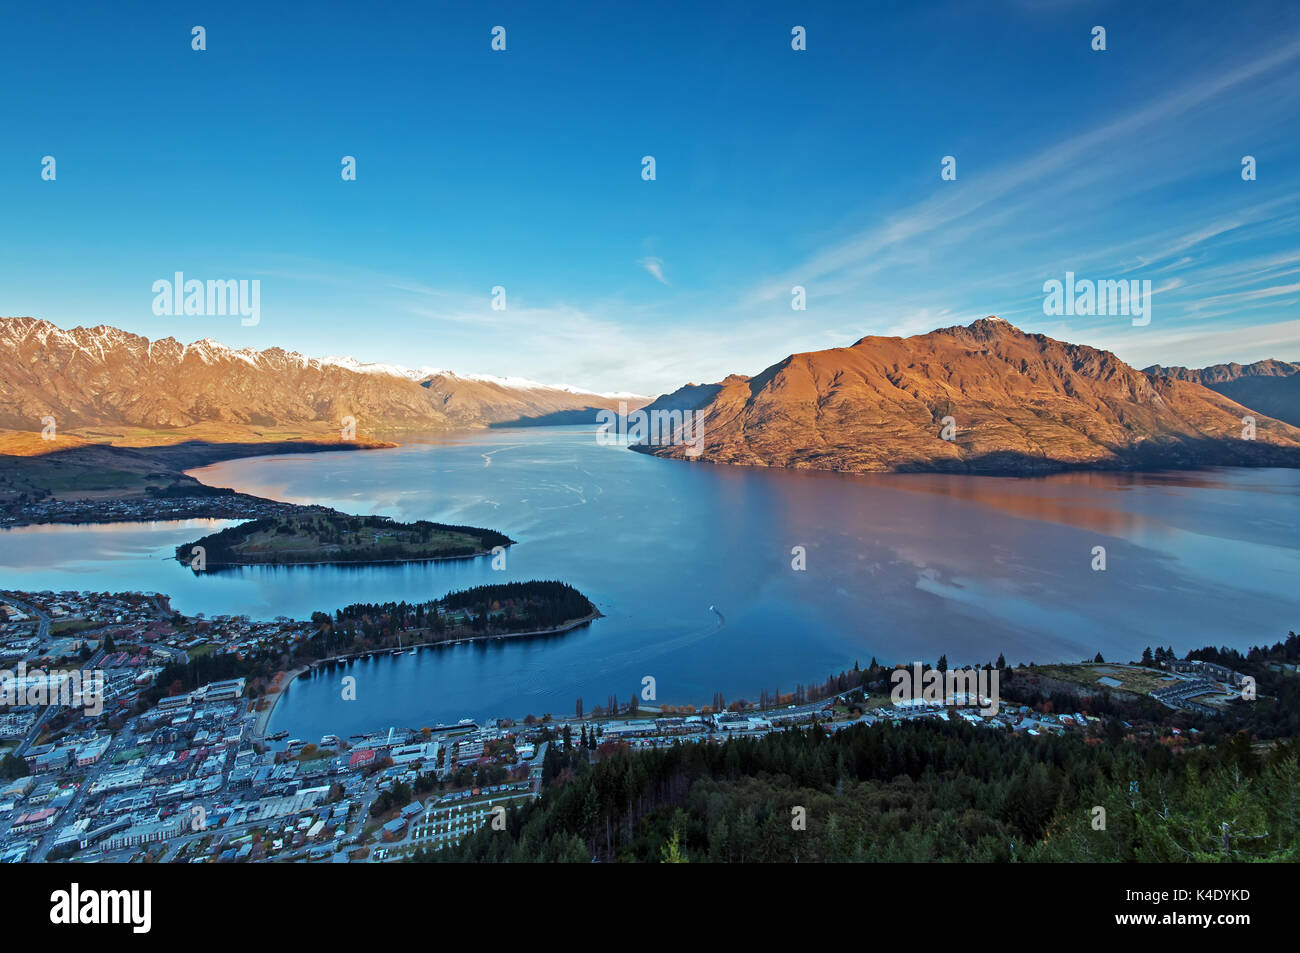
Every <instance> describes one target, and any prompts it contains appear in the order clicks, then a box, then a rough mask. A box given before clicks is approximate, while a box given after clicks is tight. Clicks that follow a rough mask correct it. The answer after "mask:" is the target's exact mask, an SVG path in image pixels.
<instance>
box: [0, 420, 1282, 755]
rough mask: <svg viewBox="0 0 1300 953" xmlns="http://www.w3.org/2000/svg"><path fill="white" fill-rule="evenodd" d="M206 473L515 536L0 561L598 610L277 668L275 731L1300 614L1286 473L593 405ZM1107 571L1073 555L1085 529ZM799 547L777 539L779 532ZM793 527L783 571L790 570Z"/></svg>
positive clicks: (127, 551)
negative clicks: (631, 414) (837, 449)
mask: <svg viewBox="0 0 1300 953" xmlns="http://www.w3.org/2000/svg"><path fill="white" fill-rule="evenodd" d="M194 475H195V476H197V477H198V478H199V479H201V480H203V481H204V482H206V483H210V484H213V485H217V486H229V487H234V488H235V489H238V490H241V491H244V492H247V493H253V494H257V495H259V496H267V497H273V498H276V499H283V500H291V501H294V502H301V503H322V504H325V505H328V506H333V507H337V508H338V509H340V510H343V511H346V512H350V513H365V514H369V513H379V514H385V515H389V516H393V517H395V518H397V519H402V520H413V519H432V520H438V521H442V522H451V523H467V524H472V525H478V526H485V527H490V528H492V529H496V530H500V531H501V532H504V533H506V534H508V535H509V536H511V537H512V538H513V539H515V540H517V544H516V545H515V546H512V547H511V548H510V550H509V553H508V558H507V568H506V570H505V571H494V570H493V569H492V567H491V561H490V559H488V558H481V559H472V560H454V561H449V562H445V563H423V564H405V565H396V566H394V565H385V566H364V567H328V566H327V567H319V566H318V567H296V568H270V567H249V568H241V569H237V570H232V571H225V572H221V573H214V574H206V575H202V576H196V575H194V574H193V573H191V572H190V571H189V570H188V569H187V568H185V567H183V566H181V565H180V564H178V563H177V562H175V561H174V560H172V559H171V558H170V557H171V554H172V550H173V549H174V547H175V546H176V545H177V544H178V543H181V542H187V541H190V540H193V539H196V538H198V537H199V536H201V535H204V534H206V533H209V532H213V531H214V530H216V529H218V528H220V527H221V526H223V525H227V524H226V523H223V522H220V521H201V520H190V521H184V522H170V523H151V524H116V525H109V526H41V527H26V528H21V529H15V530H8V531H4V532H0V585H3V586H6V587H11V588H20V589H29V590H33V589H35V590H39V589H56V590H58V589H91V590H96V591H117V590H122V589H143V590H153V591H159V592H165V593H168V594H169V595H170V596H171V597H172V605H173V606H174V607H175V608H176V609H178V610H180V611H182V612H185V613H191V614H192V613H198V612H203V613H207V614H209V615H215V614H222V613H230V614H247V615H250V616H253V617H260V618H271V617H274V616H279V615H286V616H292V617H300V618H305V617H307V616H309V615H310V613H311V612H312V611H314V610H326V611H327V610H332V609H335V608H338V607H340V606H343V605H346V604H348V603H352V602H383V601H387V600H401V599H405V600H407V601H417V600H420V601H422V600H427V599H432V598H436V597H438V596H441V595H443V594H445V593H446V592H448V591H450V590H453V589H459V588H464V587H466V586H471V585H477V584H480V583H490V582H502V581H507V580H512V579H539V578H540V579H561V580H564V581H565V582H569V583H571V584H573V585H574V586H576V587H577V588H578V589H580V590H581V591H582V592H584V593H585V594H586V595H587V596H588V597H589V598H591V599H592V600H593V601H594V602H595V603H596V605H597V606H598V607H599V609H600V610H601V612H603V613H604V614H605V617H604V618H602V619H599V620H597V621H595V622H593V623H592V624H591V625H589V626H587V627H585V628H582V629H579V630H576V631H574V632H571V633H568V634H566V635H563V636H556V637H549V638H544V639H536V640H523V639H520V640H506V641H498V642H490V643H473V644H462V645H459V646H450V647H442V648H438V649H426V650H424V651H422V652H420V653H418V654H416V655H407V656H402V657H399V658H380V659H375V660H372V661H369V662H358V663H355V664H354V665H352V666H351V667H350V668H349V669H347V674H351V675H355V676H356V677H357V679H358V683H357V695H358V697H357V700H356V701H350V702H344V701H342V700H341V699H340V691H339V684H338V679H339V677H340V675H341V674H342V673H341V672H334V673H332V674H330V675H320V676H316V677H314V678H304V679H299V680H298V681H297V682H295V683H294V684H293V685H292V686H291V688H290V689H289V691H288V692H287V693H286V694H285V696H284V698H283V700H282V701H281V703H280V705H279V706H278V707H277V710H276V712H275V715H274V716H273V718H272V722H271V728H272V729H273V730H276V729H280V728H284V729H287V730H288V731H289V732H290V733H291V735H294V736H298V737H302V738H304V739H308V740H315V739H317V738H319V737H320V735H322V734H324V733H326V732H332V733H335V734H339V735H341V736H345V737H346V736H347V735H349V734H352V733H355V732H360V731H366V730H372V729H376V728H380V727H384V726H387V725H390V724H396V725H405V726H411V727H420V726H423V725H432V724H435V723H437V722H447V723H450V722H452V721H455V720H456V719H458V718H462V717H475V718H486V717H493V716H498V715H504V716H512V717H517V716H522V715H525V714H528V713H533V714H537V715H541V714H543V713H546V712H550V713H552V714H555V715H558V716H563V715H568V714H569V713H571V712H572V711H573V710H574V703H575V700H576V699H577V698H578V697H582V698H583V700H584V703H585V706H586V708H587V709H588V710H590V709H591V708H592V707H594V706H595V705H604V704H605V702H606V699H607V698H608V696H609V695H611V694H616V695H617V696H618V697H619V698H620V699H621V700H623V701H624V702H626V701H627V700H628V699H629V698H630V697H631V696H632V695H634V694H637V693H639V691H640V689H641V685H642V678H643V676H647V675H649V676H652V677H653V678H654V679H655V681H656V687H657V695H658V700H659V701H660V702H663V703H669V704H672V703H693V704H696V705H700V704H708V703H709V702H710V700H711V699H712V697H713V693H714V692H719V691H720V692H722V693H723V694H724V696H725V698H726V699H727V701H728V702H730V701H733V700H736V699H738V698H746V699H749V700H756V698H757V696H758V693H759V692H760V691H761V690H762V689H764V688H766V689H768V690H771V691H777V690H780V691H790V690H791V689H793V688H794V687H795V685H796V683H800V682H802V683H805V684H808V683H812V682H816V681H820V680H822V679H824V678H825V677H826V676H827V675H829V674H832V673H837V672H839V671H842V670H844V669H847V668H852V667H853V664H854V662H855V661H859V662H861V663H862V664H863V665H865V664H866V663H867V662H869V661H870V659H871V658H872V657H873V656H874V657H876V658H878V659H879V660H880V661H882V662H906V661H911V660H917V659H919V660H926V661H934V660H936V659H937V658H938V657H939V655H941V654H946V655H947V657H948V661H949V663H950V664H951V665H954V666H957V665H964V664H977V663H983V662H986V661H992V660H994V659H996V658H997V656H998V654H999V653H1000V652H1001V653H1005V655H1006V657H1007V659H1008V661H1010V662H1013V663H1015V662H1019V661H1039V662H1045V661H1053V660H1079V659H1082V658H1085V657H1087V658H1091V657H1092V656H1093V655H1094V654H1095V653H1097V652H1099V651H1100V652H1101V653H1102V654H1103V655H1104V656H1105V657H1106V658H1107V659H1108V660H1111V661H1115V660H1128V659H1133V658H1136V657H1137V656H1138V655H1139V654H1140V653H1141V651H1142V649H1143V647H1144V646H1148V645H1150V646H1153V647H1154V646H1156V645H1166V646H1172V647H1173V648H1175V649H1176V650H1178V651H1179V652H1180V653H1181V652H1182V651H1185V650H1186V649H1189V648H1192V647H1197V646H1201V645H1204V644H1207V643H1211V644H1215V645H1231V646H1236V647H1246V646H1248V645H1251V644H1256V643H1269V644H1271V643H1273V642H1275V641H1278V640H1279V639H1284V638H1285V637H1286V634H1287V632H1288V630H1291V629H1295V628H1297V626H1298V623H1300V587H1297V585H1296V581H1297V579H1300V538H1298V534H1297V531H1296V530H1297V527H1298V526H1300V471H1294V470H1213V471H1200V472H1187V473H1158V474H1115V473H1082V474H1065V475H1059V476H1053V477H1045V478H1035V479H1011V478H1001V477H965V476H947V475H930V474H907V475H880V476H841V475H837V474H826V473H814V472H795V471H780V470H766V469H756V468H736V467H715V466H710V465H707V464H691V463H683V462H677V461H668V460H659V459H656V458H653V457H648V456H645V455H642V454H638V453H634V452H632V451H629V450H627V449H625V448H623V447H618V446H602V445H600V444H598V443H597V441H596V439H595V435H594V432H593V430H592V428H590V427H586V428H582V427H562V428H533V429H521V430H492V431H485V432H481V433H475V434H471V435H462V436H457V437H452V438H446V439H442V440H440V441H438V442H429V443H411V444H408V445H406V446H403V447H400V448H397V449H393V450H382V451H368V452H362V453H357V452H345V453H322V454H310V455H308V454H290V455H285V456H277V457H261V458H250V459H243V460H236V461H231V462H228V463H222V464H218V465H215V466H211V467H206V468H204V469H202V470H197V471H194ZM1098 546H1101V547H1104V549H1105V560H1106V568H1105V570H1104V571H1095V570H1094V569H1093V568H1092V566H1093V563H1094V560H1095V557H1094V555H1093V551H1094V547H1098ZM797 548H801V549H797ZM800 551H802V553H803V556H802V560H803V563H804V565H805V566H806V568H804V569H801V570H800V569H796V568H793V566H792V563H794V562H795V561H797V556H796V554H797V553H798V552H800Z"/></svg>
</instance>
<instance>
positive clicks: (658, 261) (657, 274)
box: [637, 258, 669, 285]
mask: <svg viewBox="0 0 1300 953" xmlns="http://www.w3.org/2000/svg"><path fill="white" fill-rule="evenodd" d="M637 264H638V265H640V266H641V267H642V268H644V269H645V270H646V271H647V272H649V273H650V275H651V276H653V277H654V279H655V280H656V281H657V282H659V283H660V284H661V285H666V284H668V283H669V282H668V279H667V278H665V277H664V260H663V259H662V258H642V259H641V260H640V261H638V262H637Z"/></svg>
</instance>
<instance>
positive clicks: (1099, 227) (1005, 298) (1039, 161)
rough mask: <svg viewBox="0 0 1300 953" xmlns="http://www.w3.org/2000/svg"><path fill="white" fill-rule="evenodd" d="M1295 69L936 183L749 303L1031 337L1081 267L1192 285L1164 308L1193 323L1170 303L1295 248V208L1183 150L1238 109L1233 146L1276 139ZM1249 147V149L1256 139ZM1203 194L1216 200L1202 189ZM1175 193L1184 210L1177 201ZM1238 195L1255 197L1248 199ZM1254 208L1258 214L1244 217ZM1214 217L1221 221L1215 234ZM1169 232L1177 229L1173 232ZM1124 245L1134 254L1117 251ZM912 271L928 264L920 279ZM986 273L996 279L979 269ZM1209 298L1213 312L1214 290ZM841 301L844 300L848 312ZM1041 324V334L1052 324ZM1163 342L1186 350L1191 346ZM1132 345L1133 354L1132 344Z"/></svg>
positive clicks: (1085, 328)
mask: <svg viewBox="0 0 1300 953" xmlns="http://www.w3.org/2000/svg"><path fill="white" fill-rule="evenodd" d="M1297 59H1300V41H1292V42H1289V43H1286V44H1284V45H1281V46H1278V47H1275V48H1273V49H1270V50H1267V51H1264V52H1262V53H1257V54H1256V55H1253V56H1243V57H1242V58H1241V59H1240V60H1239V61H1238V62H1237V63H1235V64H1232V65H1229V66H1227V67H1226V68H1222V69H1220V70H1219V71H1218V72H1216V73H1213V74H1212V75H1210V76H1209V77H1206V78H1198V79H1195V80H1193V81H1190V82H1186V83H1184V84H1183V85H1181V86H1178V87H1176V88H1174V89H1172V90H1169V91H1165V92H1163V93H1160V94H1157V95H1156V96H1155V97H1154V98H1153V99H1151V100H1150V101H1149V102H1148V103H1146V104H1144V105H1141V106H1138V107H1136V108H1132V109H1130V110H1129V111H1128V112H1126V113H1123V114H1120V115H1119V116H1117V117H1115V118H1110V119H1106V120H1103V121H1101V122H1099V123H1098V124H1096V125H1095V126H1094V127H1093V128H1090V129H1087V130H1085V131H1083V132H1077V133H1073V134H1069V133H1067V134H1066V135H1065V136H1064V138H1062V139H1061V140H1060V141H1059V142H1057V143H1055V144H1053V145H1050V146H1048V147H1047V148H1044V149H1040V150H1038V151H1037V152H1035V153H1033V154H1031V155H1030V156H1029V157H1028V158H1026V159H1023V160H1020V161H1014V162H1010V163H1006V164H1004V165H1002V166H1000V167H996V168H993V169H992V170H986V171H980V172H976V173H972V174H970V175H969V176H967V177H966V178H962V179H959V180H958V181H956V182H953V183H943V184H940V182H939V180H938V176H937V173H936V174H935V176H934V181H933V182H932V183H928V184H924V185H923V186H922V187H923V188H924V189H925V190H926V191H928V192H930V194H929V195H928V196H927V197H926V198H924V199H921V200H919V201H916V202H913V203H912V204H910V205H907V206H905V207H904V208H902V209H901V211H899V212H898V213H897V214H895V215H894V216H892V217H890V218H887V219H885V220H884V221H882V222H879V223H877V224H875V225H873V226H872V227H870V228H867V229H863V230H860V231H858V232H856V233H854V234H851V235H849V236H847V237H846V238H843V239H840V240H837V241H832V242H831V243H830V244H829V245H824V246H823V247H822V248H820V249H819V250H815V251H814V252H813V253H811V254H810V255H809V256H808V257H807V258H806V259H805V260H804V261H803V262H802V263H801V264H800V265H798V266H797V267H794V268H791V269H789V270H787V271H786V272H785V273H784V274H782V275H781V276H780V277H777V278H772V279H767V280H764V281H761V282H759V283H758V284H757V285H756V286H754V287H753V288H752V290H751V291H750V292H749V293H748V294H747V295H745V296H744V298H743V303H744V305H745V306H747V307H753V308H759V307H763V306H764V305H768V304H770V303H772V302H775V301H779V300H780V299H782V298H784V297H785V296H787V295H789V294H790V289H791V287H792V286H794V285H803V286H805V287H807V289H808V295H809V299H810V301H812V300H816V299H818V298H820V299H821V301H820V302H819V304H820V305H821V306H824V307H839V308H840V309H844V307H845V306H847V305H848V303H849V302H850V301H851V300H854V299H857V300H862V299H872V300H874V301H875V302H876V303H877V304H878V305H882V306H883V308H884V311H883V314H884V315H888V314H889V312H891V311H892V312H893V313H894V314H899V313H904V312H906V313H909V314H910V315H911V316H912V320H909V321H901V320H898V319H895V318H889V317H886V318H885V322H886V323H885V324H884V325H883V327H884V328H888V329H891V330H892V329H893V328H894V327H898V328H900V330H901V329H904V328H905V329H906V330H909V331H910V330H912V329H913V328H916V327H917V324H916V319H917V317H918V316H923V315H925V314H927V313H935V314H951V313H961V312H965V311H968V310H969V311H971V312H973V313H978V312H983V313H1003V314H1006V313H1012V312H1014V311H1027V312H1028V315H1027V316H1028V319H1029V320H1030V321H1031V322H1032V321H1033V319H1034V318H1035V315H1034V313H1033V309H1032V307H1029V308H1026V305H1027V304H1030V303H1032V301H1033V299H1034V298H1035V296H1037V297H1038V298H1039V300H1041V290H1040V289H1041V285H1042V282H1043V281H1044V280H1045V279H1047V278H1051V277H1059V276H1060V274H1061V272H1063V271H1065V270H1076V271H1077V270H1078V269H1079V268H1081V267H1085V266H1086V267H1091V268H1093V269H1094V270H1096V271H1097V272H1098V274H1099V275H1102V276H1107V277H1119V276H1120V275H1127V276H1131V277H1139V276H1140V277H1148V276H1151V275H1152V274H1153V272H1154V270H1155V269H1157V268H1158V269H1159V270H1160V271H1162V272H1164V273H1165V274H1169V273H1173V274H1178V275H1180V276H1181V277H1180V281H1179V282H1177V283H1172V284H1171V283H1167V282H1161V283H1160V284H1161V285H1162V287H1161V289H1160V290H1161V291H1162V292H1163V293H1164V294H1165V301H1164V303H1165V304H1166V311H1165V314H1164V315H1163V316H1162V317H1163V318H1164V319H1165V320H1175V321H1176V320H1179V319H1180V318H1183V317H1187V318H1190V317H1192V315H1191V313H1190V310H1191V309H1190V307H1189V305H1190V301H1189V299H1188V298H1187V297H1186V296H1183V297H1180V296H1177V295H1174V294H1173V292H1175V291H1177V290H1179V289H1180V288H1183V287H1185V286H1187V285H1190V284H1191V283H1192V281H1193V280H1197V279H1199V278H1200V276H1199V275H1198V274H1197V271H1198V269H1202V268H1205V267H1206V265H1207V263H1208V264H1209V265H1211V266H1215V267H1221V266H1222V262H1223V261H1224V260H1225V259H1230V258H1231V257H1232V256H1233V255H1234V254H1243V253H1246V252H1256V251H1258V248H1257V247H1254V246H1256V245H1258V243H1260V242H1263V241H1268V240H1270V239H1276V238H1278V237H1280V236H1282V235H1284V234H1286V233H1287V231H1288V229H1290V228H1291V220H1290V218H1289V217H1288V216H1287V215H1286V214H1285V213H1286V212H1287V211H1288V210H1289V209H1288V206H1291V207H1294V203H1295V193H1294V189H1286V190H1285V192H1284V194H1282V195H1280V196H1275V195H1270V189H1272V190H1274V191H1276V190H1277V187H1278V183H1277V181H1276V180H1275V181H1274V182H1273V183H1271V184H1264V183H1255V182H1250V183H1246V182H1243V181H1242V180H1241V178H1240V175H1239V174H1238V173H1239V169H1238V168H1236V167H1234V166H1225V167H1223V168H1220V167H1219V165H1222V159H1221V157H1220V156H1218V155H1217V154H1216V153H1214V152H1213V150H1202V151H1200V152H1196V151H1195V150H1187V149H1186V148H1185V143H1186V142H1187V141H1188V138H1189V137H1190V138H1193V139H1195V138H1196V135H1197V134H1196V132H1195V131H1194V130H1195V127H1196V124H1197V123H1206V122H1210V121H1213V122H1215V123H1216V124H1217V123H1219V122H1220V121H1221V117H1220V116H1218V115H1216V113H1215V111H1216V110H1220V109H1227V108H1228V107H1229V106H1230V107H1231V108H1230V110H1229V111H1230V112H1231V116H1230V120H1231V122H1232V123H1234V126H1233V129H1234V131H1236V130H1237V129H1239V128H1240V127H1242V126H1244V127H1245V130H1244V131H1245V132H1247V133H1253V138H1254V141H1260V140H1261V139H1262V138H1263V137H1264V136H1266V135H1267V134H1269V133H1270V132H1271V127H1273V126H1275V125H1276V122H1275V121H1274V120H1275V119H1276V117H1275V116H1271V113H1270V110H1269V108H1268V107H1269V102H1270V98H1271V97H1272V96H1274V95H1275V93H1276V83H1277V82H1278V81H1279V74H1280V73H1281V72H1283V71H1285V70H1290V69H1291V68H1293V67H1294V65H1295V63H1296V61H1297ZM1229 99H1230V100H1231V101H1230V103H1229V102H1228V101H1229ZM1241 138H1243V139H1245V140H1246V141H1250V140H1251V138H1252V136H1251V135H1243V136H1242V137H1241ZM1188 152H1191V153H1192V154H1191V155H1188V154H1186V153H1188ZM1234 161H1235V160H1234ZM1214 163H1219V165H1215V164H1214ZM1207 178H1208V179H1209V180H1210V181H1211V182H1212V185H1211V186H1209V187H1207V186H1205V184H1204V181H1203V180H1205V179H1207ZM1172 187H1176V188H1177V190H1178V194H1179V195H1181V196H1184V198H1181V199H1180V198H1177V197H1175V198H1173V199H1172V200H1171V198H1170V195H1171V194H1173V193H1172ZM1242 188H1249V189H1253V190H1254V191H1253V193H1243V192H1242V191H1241V189H1242ZM1234 189H1235V191H1234ZM1243 195H1246V196H1248V197H1249V198H1250V199H1251V201H1249V202H1245V203H1244V202H1242V197H1243ZM1144 206H1145V207H1147V208H1151V207H1154V208H1155V209H1156V211H1157V214H1141V213H1139V214H1131V215H1129V216H1128V218H1127V220H1125V219H1124V217H1123V215H1122V211H1123V210H1127V209H1129V208H1131V209H1133V210H1135V212H1136V211H1137V210H1140V209H1142V208H1143V207H1144ZM1116 208H1118V209H1120V210H1121V211H1120V212H1117V211H1115V209H1116ZM1206 211H1209V212H1210V214H1211V215H1213V216H1214V217H1213V218H1212V220H1211V221H1210V222H1208V223H1207V222H1205V213H1206ZM1180 218H1181V219H1183V221H1181V222H1178V221H1177V220H1178V219H1180ZM1198 219H1199V220H1200V221H1199V223H1198V222H1197V220H1198ZM1146 221H1156V222H1162V221H1163V223H1164V224H1165V226H1166V227H1164V228H1162V229H1160V230H1156V231H1155V232H1154V233H1152V232H1148V233H1146V234H1142V233H1139V234H1138V235H1137V236H1134V235H1133V231H1134V229H1133V225H1134V224H1137V225H1138V226H1139V227H1141V225H1142V224H1143V223H1144V222H1146ZM1171 221H1175V222H1177V223H1176V224H1173V225H1169V224H1168V223H1169V222H1171ZM1116 236H1123V241H1122V242H1120V243H1116V242H1115V241H1114V238H1115V237H1116ZM1234 246H1235V247H1234ZM909 257H912V258H917V259H919V261H918V262H917V263H913V264H910V265H909V262H908V258H909ZM1170 259H1173V261H1170ZM986 263H987V264H988V265H991V266H992V268H991V269H990V268H988V267H981V265H983V264H986ZM1240 276H1241V275H1240V273H1238V277H1239V278H1240ZM1257 277H1258V278H1259V279H1260V280H1262V279H1264V278H1265V277H1267V275H1266V274H1264V273H1261V274H1260V275H1258V276H1257ZM1275 277H1276V276H1275ZM1210 284H1211V285H1213V282H1211V283H1210ZM1205 290H1206V291H1207V292H1208V293H1209V294H1210V298H1209V300H1215V296H1214V295H1213V292H1214V291H1215V290H1216V289H1215V288H1214V287H1210V288H1208V289H1205ZM1287 291H1288V289H1287V287H1286V286H1276V287H1268V288H1259V289H1249V290H1247V291H1246V292H1242V293H1241V294H1240V298H1241V300H1253V299H1255V298H1261V297H1279V296H1284V295H1285V294H1286V293H1287ZM973 292H974V293H973ZM835 299H840V302H839V303H838V305H837V302H836V300H835ZM877 313H878V314H880V313H882V312H880V311H878V312H877ZM1283 316H1285V315H1281V314H1274V315H1273V317H1283ZM1036 317H1037V318H1038V321H1037V323H1038V324H1039V325H1041V324H1042V323H1043V322H1042V315H1041V313H1040V314H1039V315H1037V316H1036ZM922 320H923V318H922ZM1275 323H1276V322H1275ZM1063 330H1064V331H1065V332H1066V333H1069V334H1074V335H1075V339H1078V338H1079V335H1080V334H1082V335H1084V336H1085V337H1086V336H1087V335H1088V334H1089V333H1092V332H1094V331H1095V330H1096V327H1095V325H1091V326H1090V325H1086V324H1083V323H1076V325H1075V326H1073V327H1066V328H1064V329H1063ZM1151 339H1152V340H1154V336H1152V338H1151ZM1163 340H1164V341H1165V342H1166V343H1169V344H1178V343H1179V342H1180V341H1182V340H1184V339H1183V338H1179V337H1177V336H1164V337H1163ZM1221 340H1224V341H1227V340H1243V341H1244V340H1251V339H1243V338H1232V337H1231V336H1225V338H1223V339H1221ZM1258 340H1259V341H1264V340H1267V341H1271V342H1275V343H1280V344H1281V345H1284V346H1290V347H1293V346H1295V344H1296V343H1297V341H1296V339H1295V338H1294V337H1292V336H1288V334H1287V333H1286V332H1285V330H1284V329H1283V333H1281V334H1266V335H1262V336H1259V338H1258ZM1084 343H1091V341H1085V342H1084ZM1128 344H1129V346H1130V349H1131V344H1132V342H1131V341H1129V342H1128ZM1121 356H1124V355H1123V354H1121Z"/></svg>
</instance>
